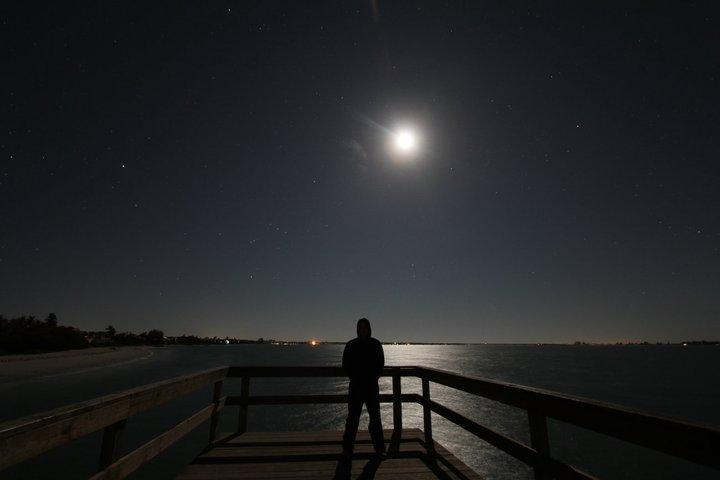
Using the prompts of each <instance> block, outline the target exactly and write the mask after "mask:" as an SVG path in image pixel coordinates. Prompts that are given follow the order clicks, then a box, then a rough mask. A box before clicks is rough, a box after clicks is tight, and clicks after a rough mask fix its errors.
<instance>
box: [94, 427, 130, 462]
mask: <svg viewBox="0 0 720 480" xmlns="http://www.w3.org/2000/svg"><path fill="white" fill-rule="evenodd" d="M126 423H127V419H125V418H123V419H122V420H120V421H117V422H115V423H113V424H111V425H108V426H107V427H105V429H104V430H103V439H102V446H101V447H100V462H99V463H98V472H100V471H102V470H105V469H106V468H107V467H109V466H110V465H112V464H113V463H114V462H115V460H117V459H118V458H120V440H121V439H122V435H123V432H124V431H125V424H126Z"/></svg>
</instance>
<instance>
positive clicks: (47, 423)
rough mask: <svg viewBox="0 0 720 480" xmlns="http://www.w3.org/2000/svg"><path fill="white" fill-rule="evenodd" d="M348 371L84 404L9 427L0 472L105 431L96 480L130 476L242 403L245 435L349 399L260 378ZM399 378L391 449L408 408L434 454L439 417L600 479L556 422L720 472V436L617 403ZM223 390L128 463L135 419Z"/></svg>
mask: <svg viewBox="0 0 720 480" xmlns="http://www.w3.org/2000/svg"><path fill="white" fill-rule="evenodd" d="M344 376H345V374H344V372H343V370H342V369H341V368H339V367H252V366H238V367H220V368H216V369H212V370H208V371H205V372H200V373H197V374H192V375H187V376H184V377H179V378H175V379H172V380H167V381H164V382H159V383H154V384H151V385H147V386H144V387H139V388H136V389H132V390H127V391H125V392H122V393H119V394H116V395H109V396H106V397H101V398H97V399H95V400H91V401H89V402H84V403H78V404H74V405H71V406H68V407H64V408H60V409H57V410H53V411H50V412H44V413H41V414H38V415H32V416H30V417H25V418H22V419H19V420H15V421H11V422H6V423H4V424H2V425H0V471H2V470H3V469H5V468H7V467H9V466H11V465H15V464H17V463H20V462H22V461H24V460H27V459H29V458H32V457H34V456H36V455H39V454H41V453H43V452H45V451H48V450H51V449H53V448H55V447H58V446H60V445H63V444H66V443H68V442H70V441H72V440H74V439H77V438H80V437H82V436H85V435H88V434H90V433H93V432H96V431H98V430H101V429H103V440H102V447H101V453H100V459H99V468H98V473H97V474H96V475H94V476H93V477H91V478H92V479H110V478H123V477H125V476H127V475H129V474H130V473H132V472H133V471H135V470H136V469H137V468H138V467H140V466H141V465H142V464H144V463H145V462H147V461H148V460H150V459H152V458H153V457H155V456H156V455H157V454H159V453H160V452H162V451H163V450H165V449H166V448H167V447H169V446H170V445H171V444H173V443H174V442H176V441H177V440H179V439H180V438H182V437H183V436H185V435H186V434H187V433H188V432H190V431H191V430H193V429H194V428H196V427H197V426H199V425H201V424H202V423H203V422H205V421H206V420H208V419H209V420H210V432H209V433H210V435H209V442H210V443H212V442H213V441H215V440H216V438H217V428H218V416H219V412H220V411H221V410H222V409H223V408H224V407H225V406H238V407H239V409H238V410H239V414H238V422H237V433H240V434H241V433H243V432H245V431H246V430H247V422H248V412H249V408H250V406H252V405H296V404H323V403H324V404H328V403H346V402H347V395H250V383H251V382H250V381H251V379H252V378H270V377H286V378H287V377H292V378H309V377H344ZM383 376H386V377H392V393H390V394H388V393H383V394H381V395H380V401H381V402H385V403H392V405H393V436H392V438H391V439H390V446H391V452H392V450H393V448H397V445H398V442H399V439H400V432H401V430H402V417H403V415H402V405H403V403H407V402H413V403H417V404H420V405H421V406H422V408H423V424H424V433H425V445H426V448H427V450H428V452H429V454H430V455H431V456H432V455H433V453H434V447H433V446H434V443H433V436H432V415H431V412H434V413H436V414H438V415H440V416H442V417H444V418H446V419H448V420H450V421H451V422H453V423H455V424H457V425H458V426H460V427H462V428H464V429H465V430H467V431H469V432H471V433H472V434H474V435H476V436H477V437H479V438H481V439H483V440H485V441H486V442H488V443H490V444H491V445H493V446H495V447H497V448H499V449H500V450H502V451H504V452H506V453H508V454H509V455H511V456H513V457H515V458H517V459H518V460H520V461H522V462H524V463H526V464H527V465H529V466H531V467H533V469H534V471H535V477H536V478H539V479H545V478H560V479H564V478H582V479H589V478H593V477H591V476H590V475H588V474H586V473H584V472H581V471H580V470H578V469H576V468H575V467H573V466H571V465H569V464H567V463H564V462H562V461H560V460H558V459H556V458H553V457H552V455H551V449H550V442H549V438H548V432H547V419H548V418H552V419H555V420H559V421H562V422H565V423H568V424H571V425H575V426H578V427H582V428H585V429H588V430H591V431H594V432H598V433H602V434H605V435H609V436H611V437H614V438H617V439H621V440H624V441H627V442H631V443H634V444H637V445H641V446H644V447H648V448H651V449H654V450H657V451H659V452H663V453H666V454H669V455H673V456H675V457H679V458H682V459H685V460H689V461H691V462H695V463H698V464H701V465H705V466H708V467H711V468H714V469H718V470H720V456H719V455H717V452H719V451H720V430H718V429H715V428H711V427H707V426H702V425H696V424H692V423H688V422H684V421H679V420H674V419H669V418H664V417H660V416H656V415H651V414H647V413H644V412H639V411H636V410H632V409H628V408H624V407H619V406H616V405H611V404H606V403H602V402H597V401H594V400H588V399H585V398H580V397H574V396H570V395H563V394H558V393H554V392H549V391H546V390H541V389H536V388H529V387H524V386H519V385H513V384H509V383H504V382H498V381H494V380H486V379H481V378H474V377H468V376H463V375H458V374H455V373H451V372H446V371H442V370H436V369H431V368H424V367H385V370H384V372H383ZM402 377H416V378H419V379H420V380H421V385H422V386H421V392H420V393H403V392H402V387H401V384H402V382H401V378H402ZM226 378H241V387H240V394H239V395H227V396H223V395H222V389H223V382H224V380H225V379H226ZM431 383H433V384H439V385H444V386H446V387H450V388H454V389H456V390H460V391H463V392H467V393H470V394H473V395H476V396H479V397H484V398H487V399H491V400H494V401H497V402H500V403H503V404H506V405H510V406H513V407H517V408H519V409H522V410H525V411H526V412H527V416H528V425H529V430H530V445H526V444H525V443H522V442H520V441H517V440H515V439H512V438H510V437H508V436H506V435H503V434H502V433H499V432H497V431H495V430H493V429H491V428H489V427H487V426H485V425H482V424H479V423H477V422H475V421H474V420H472V419H470V418H468V417H466V416H464V415H463V414H461V413H459V412H456V411H453V410H451V409H450V408H448V407H447V406H445V405H441V404H439V403H437V402H436V401H434V400H432V398H431V392H430V384H431ZM210 385H213V394H212V402H211V403H210V404H209V405H207V406H205V407H204V408H202V409H201V410H199V411H198V412H197V413H195V414H194V415H192V416H190V417H189V418H186V419H185V420H183V421H181V422H180V423H179V424H177V425H176V426H175V427H173V428H171V429H170V430H168V431H167V432H165V433H163V434H161V435H159V436H158V437H156V438H154V439H152V440H150V441H149V442H147V443H145V444H144V445H142V446H140V447H138V448H137V449H135V450H133V451H132V452H130V453H128V454H127V455H125V456H123V457H121V458H119V455H118V452H119V449H118V443H119V439H120V437H121V436H122V433H123V431H124V429H125V425H126V423H127V420H128V419H129V418H130V417H132V416H133V415H135V414H137V413H140V412H143V411H145V410H148V409H150V408H153V407H156V406H159V405H161V404H163V403H165V402H168V401H170V400H173V399H175V398H178V397H180V396H183V395H185V394H187V393H190V392H192V391H195V390H198V389H200V388H203V387H208V386H210Z"/></svg>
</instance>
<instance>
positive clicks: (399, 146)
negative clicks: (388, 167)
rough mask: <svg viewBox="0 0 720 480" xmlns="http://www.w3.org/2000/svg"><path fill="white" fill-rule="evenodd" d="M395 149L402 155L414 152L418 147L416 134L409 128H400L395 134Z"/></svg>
mask: <svg viewBox="0 0 720 480" xmlns="http://www.w3.org/2000/svg"><path fill="white" fill-rule="evenodd" d="M395 149H396V150H397V151H398V152H399V153H401V154H404V155H408V154H411V153H414V152H416V151H417V149H418V136H417V134H416V133H415V132H414V131H412V130H409V129H403V130H400V131H399V132H397V133H396V134H395Z"/></svg>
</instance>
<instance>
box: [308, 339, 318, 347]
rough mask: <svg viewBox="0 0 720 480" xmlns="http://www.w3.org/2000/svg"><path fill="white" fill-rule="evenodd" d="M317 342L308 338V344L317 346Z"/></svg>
mask: <svg viewBox="0 0 720 480" xmlns="http://www.w3.org/2000/svg"><path fill="white" fill-rule="evenodd" d="M317 344H318V342H317V340H310V345H312V346H313V347H315V346H317Z"/></svg>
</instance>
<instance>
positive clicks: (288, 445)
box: [176, 429, 480, 480]
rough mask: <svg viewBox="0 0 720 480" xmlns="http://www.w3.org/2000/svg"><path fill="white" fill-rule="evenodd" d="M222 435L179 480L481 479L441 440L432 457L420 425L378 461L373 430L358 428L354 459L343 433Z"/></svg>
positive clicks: (188, 467) (388, 436)
mask: <svg viewBox="0 0 720 480" xmlns="http://www.w3.org/2000/svg"><path fill="white" fill-rule="evenodd" d="M391 436H392V431H390V430H387V431H385V438H386V441H387V442H388V444H389V441H390V438H391ZM218 438H222V439H223V440H222V441H219V442H216V443H215V444H214V445H213V446H212V447H211V448H210V449H208V450H207V451H205V452H203V453H202V454H201V455H199V456H198V457H197V458H196V459H195V460H194V461H193V462H192V463H191V464H190V465H188V466H187V467H186V468H185V469H184V470H183V471H182V472H181V473H180V475H179V476H178V477H176V478H178V479H181V480H204V479H211V478H212V479H227V480H229V479H236V480H260V479H263V480H264V479H270V478H273V479H284V480H291V479H292V480H297V479H313V480H318V479H324V478H327V479H357V478H361V477H362V478H375V479H377V480H405V479H408V480H409V479H418V480H425V479H428V480H429V479H442V480H480V477H479V476H478V475H477V474H476V473H475V472H474V471H472V470H471V469H470V468H469V467H468V466H467V465H465V464H464V463H462V462H461V461H460V460H458V459H457V458H456V457H455V456H454V455H452V454H451V453H450V452H448V451H447V449H445V448H444V447H443V446H442V445H440V444H439V443H437V442H435V451H436V454H437V457H436V459H437V460H436V461H435V462H433V461H432V458H431V457H429V456H428V455H427V450H426V448H425V435H424V433H423V432H422V430H420V429H407V430H403V432H402V438H401V440H400V444H399V450H398V451H397V452H394V453H391V454H390V455H389V457H388V459H387V460H385V461H383V462H379V461H377V460H374V459H373V453H374V451H373V446H372V442H371V440H370V435H369V433H368V432H367V431H364V432H363V431H361V432H358V436H357V439H356V444H355V454H354V456H353V461H352V462H341V461H340V451H341V449H342V432H327V431H323V432H247V433H244V434H242V435H239V436H228V435H224V436H223V435H219V436H218ZM363 475H365V476H363Z"/></svg>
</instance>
